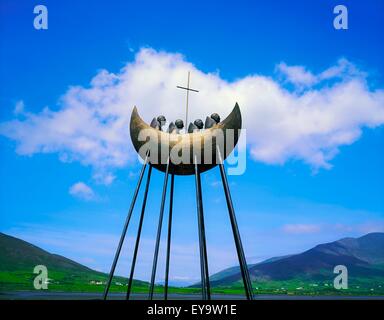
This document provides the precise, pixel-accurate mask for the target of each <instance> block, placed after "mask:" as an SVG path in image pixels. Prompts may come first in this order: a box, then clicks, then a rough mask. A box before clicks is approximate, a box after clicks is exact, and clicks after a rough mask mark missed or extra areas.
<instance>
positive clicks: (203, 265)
mask: <svg viewBox="0 0 384 320" xmlns="http://www.w3.org/2000/svg"><path fill="white" fill-rule="evenodd" d="M195 181H196V202H197V220H198V228H199V247H200V270H201V289H202V298H203V300H210V299H211V290H210V285H209V272H208V257H207V246H206V240H205V227H204V212H203V197H202V192H201V179H200V172H199V167H198V164H197V161H196V156H195Z"/></svg>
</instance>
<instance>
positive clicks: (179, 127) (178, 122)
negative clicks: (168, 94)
mask: <svg viewBox="0 0 384 320" xmlns="http://www.w3.org/2000/svg"><path fill="white" fill-rule="evenodd" d="M175 125H176V133H180V132H181V130H183V128H184V122H183V120H181V119H177V120H176V121H175Z"/></svg>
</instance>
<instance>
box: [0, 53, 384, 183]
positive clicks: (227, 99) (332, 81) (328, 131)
mask: <svg viewBox="0 0 384 320" xmlns="http://www.w3.org/2000/svg"><path fill="white" fill-rule="evenodd" d="M279 66H280V67H278V70H279V71H280V72H283V73H284V72H285V74H286V76H287V77H288V79H289V81H291V82H294V83H295V84H297V85H300V86H304V87H305V90H293V91H289V90H287V89H286V88H285V87H284V82H283V83H281V82H279V81H278V80H274V79H272V78H270V77H265V76H261V75H249V76H247V77H244V78H242V79H238V80H236V81H233V82H228V81H225V80H223V79H222V78H220V76H219V75H218V74H215V73H204V72H202V71H200V70H198V69H196V68H195V67H194V66H193V65H192V64H191V63H189V62H187V61H186V60H185V59H184V57H183V56H181V55H180V54H172V53H167V52H158V51H155V50H152V49H142V50H140V51H139V52H138V53H137V55H136V58H135V60H134V61H133V62H130V63H127V64H126V65H125V66H124V68H122V69H121V71H120V72H119V73H116V74H114V73H111V72H108V71H107V70H102V71H100V72H99V73H98V74H97V75H96V76H95V77H94V78H93V79H92V80H91V82H90V86H89V87H80V86H76V87H71V88H70V89H69V90H68V91H67V92H66V93H65V94H64V95H63V96H62V98H61V99H60V101H59V109H58V110H57V111H53V110H51V109H48V108H44V109H43V110H42V111H41V112H39V113H27V112H25V113H24V114H23V116H24V118H23V119H14V120H11V121H8V122H3V123H2V124H0V133H1V134H3V135H5V136H7V137H9V138H10V139H13V140H15V141H17V152H18V153H19V154H22V155H31V154H34V153H58V154H59V158H60V160H61V161H65V162H68V161H80V162H81V163H82V164H84V165H90V166H92V168H93V169H94V172H95V174H94V177H95V178H96V179H97V180H98V181H100V182H103V181H104V183H106V184H108V183H111V182H112V181H113V178H111V177H112V176H113V175H112V174H111V172H113V170H114V169H115V168H120V167H123V166H125V165H126V164H127V163H129V161H132V160H133V159H135V157H136V154H135V152H134V151H133V149H132V147H131V143H130V137H129V120H130V114H131V111H132V107H133V106H134V105H137V106H138V107H139V111H140V113H141V115H142V116H143V118H144V119H145V120H146V121H150V120H151V119H152V118H153V116H155V115H158V114H164V115H165V116H166V117H167V118H168V119H170V120H174V119H176V118H184V103H185V93H184V92H183V91H181V90H177V89H176V85H183V84H184V83H183V82H184V80H185V78H186V74H187V71H188V70H190V71H191V73H192V86H193V87H195V88H196V89H199V90H200V92H199V93H196V94H192V95H190V102H191V105H190V118H189V119H196V118H197V117H199V118H204V117H205V116H206V115H208V114H210V113H212V112H218V113H220V114H221V116H222V118H224V117H225V116H227V115H228V113H229V112H230V111H231V110H232V108H233V106H234V104H235V102H238V103H239V105H240V108H241V111H242V114H243V121H244V124H243V126H244V127H245V128H246V129H247V143H248V150H249V151H250V154H251V156H252V157H253V159H255V160H257V161H262V162H264V163H268V164H284V163H285V162H286V161H288V160H290V159H294V160H300V161H303V162H305V163H307V164H309V165H310V166H311V167H313V168H314V169H318V168H330V167H331V163H330V161H331V159H332V158H333V157H334V156H335V155H336V154H337V153H338V151H339V147H340V146H343V145H349V144H352V143H353V142H355V141H356V140H358V139H359V137H360V136H361V134H362V128H364V127H368V128H375V127H377V126H380V125H382V124H383V123H384V92H383V90H381V89H377V90H372V89H370V88H369V86H368V84H367V80H366V77H365V75H364V73H362V72H360V71H359V70H358V69H357V68H356V67H355V66H354V65H353V64H352V63H350V62H348V61H347V60H345V59H342V60H340V61H339V62H338V63H337V64H336V65H335V66H332V67H330V68H328V69H326V70H325V71H323V72H320V73H319V74H317V75H314V74H313V73H311V72H310V71H308V70H307V69H306V68H305V67H302V66H294V67H289V66H287V65H286V64H284V63H282V64H280V65H279ZM315 84H316V86H314V85H315ZM98 178H99V179H98Z"/></svg>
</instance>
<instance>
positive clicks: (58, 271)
mask: <svg viewBox="0 0 384 320" xmlns="http://www.w3.org/2000/svg"><path fill="white" fill-rule="evenodd" d="M36 265H44V266H46V267H47V269H48V278H49V279H50V280H49V281H50V284H49V288H52V289H54V290H59V291H60V290H62V291H68V290H69V291H70V290H73V291H102V290H103V288H104V284H105V282H106V280H107V278H108V275H107V274H105V273H103V272H98V271H95V270H92V269H90V268H88V267H86V266H84V265H82V264H80V263H77V262H75V261H73V260H70V259H67V258H65V257H63V256H60V255H57V254H52V253H49V252H47V251H45V250H43V249H41V248H39V247H36V246H34V245H32V244H30V243H28V242H26V241H23V240H20V239H18V238H15V237H12V236H9V235H6V234H4V233H0V291H5V290H11V291H12V290H29V289H33V279H34V277H35V276H36V275H35V274H34V273H33V269H34V267H35V266H36ZM126 283H127V279H126V278H123V277H114V281H113V287H114V289H117V288H118V287H121V286H124V285H126ZM134 285H135V286H136V287H138V288H140V287H142V288H147V287H148V283H146V282H143V281H139V280H134Z"/></svg>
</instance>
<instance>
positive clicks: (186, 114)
mask: <svg viewBox="0 0 384 320" xmlns="http://www.w3.org/2000/svg"><path fill="white" fill-rule="evenodd" d="M190 75H191V72H190V71H188V81H187V87H181V86H176V88H179V89H183V90H186V91H187V105H186V108H185V128H187V126H188V99H189V91H193V92H199V91H198V90H195V89H191V88H190V87H189V79H190Z"/></svg>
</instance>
